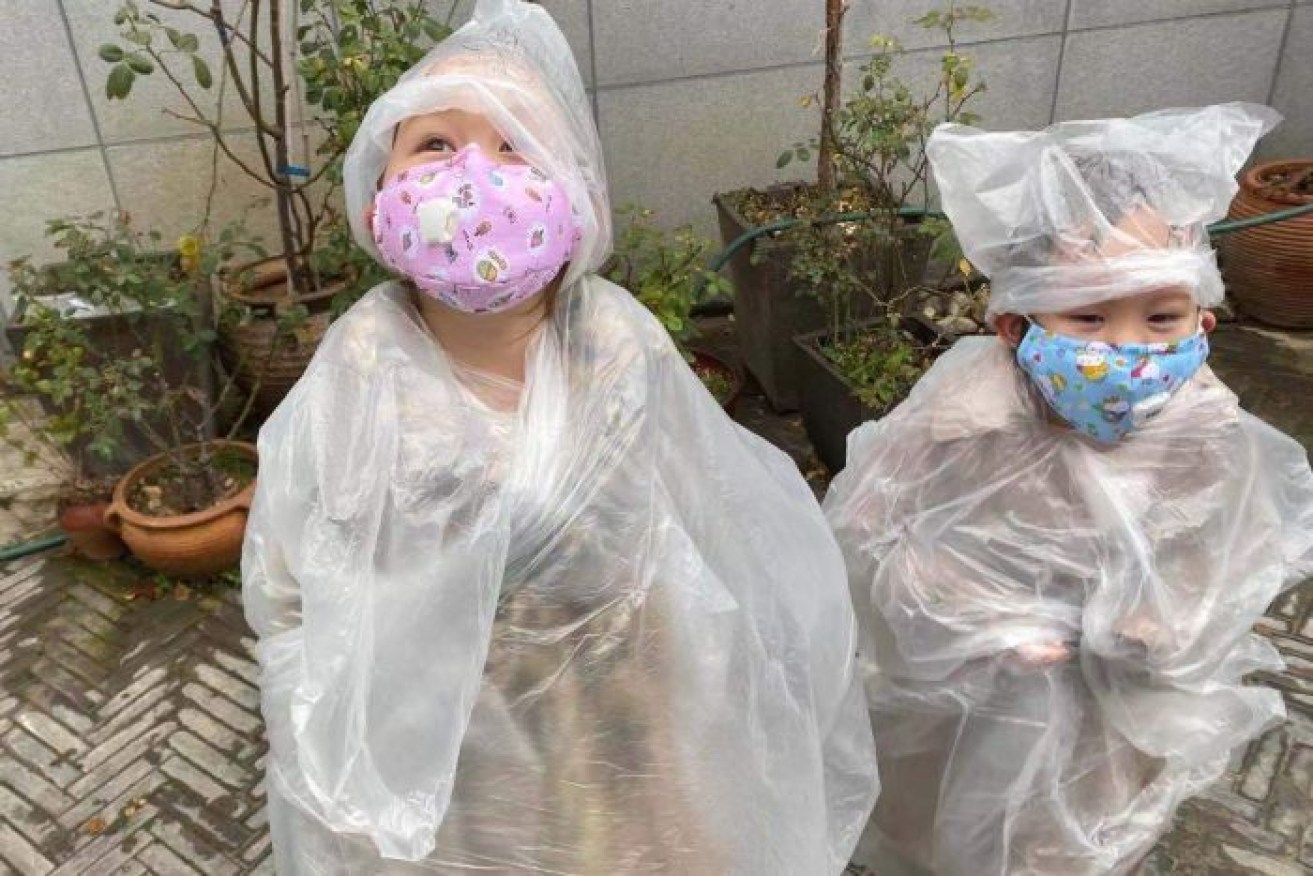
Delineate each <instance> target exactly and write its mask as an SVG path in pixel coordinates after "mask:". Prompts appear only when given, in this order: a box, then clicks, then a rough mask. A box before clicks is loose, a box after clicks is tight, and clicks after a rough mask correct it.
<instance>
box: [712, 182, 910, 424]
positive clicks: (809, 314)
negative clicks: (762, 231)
mask: <svg viewBox="0 0 1313 876" xmlns="http://www.w3.org/2000/svg"><path fill="white" fill-rule="evenodd" d="M800 186H801V184H799V183H794V184H791V185H784V186H776V187H774V188H773V189H768V191H777V190H787V189H792V188H799V187H800ZM739 194H740V192H726V193H722V194H718V195H716V196H715V198H714V199H713V200H714V203H715V205H716V214H717V217H718V219H719V221H720V234H721V239H722V240H723V242H724V243H725V245H726V246H728V245H729V244H731V243H733V242H734V241H735V240H737V239H738V238H739V237H740V236H742V234H743V233H744V232H745V231H748V230H750V229H751V228H752V227H753V226H752V225H750V224H749V223H748V221H747V220H746V219H745V218H744V217H743V216H742V215H741V214H740V213H739V212H738V210H737V209H736V208H735V207H734V204H735V202H736V201H737V197H738V195H739ZM792 251H793V247H792V246H791V245H790V244H789V243H788V242H787V241H784V240H780V239H776V238H774V237H773V236H771V235H766V236H763V237H759V238H757V239H756V240H754V241H753V242H752V243H751V244H749V245H747V246H744V247H742V248H740V249H739V250H738V251H737V252H735V253H734V255H733V256H732V257H731V259H730V262H729V270H730V279H731V280H732V281H733V283H734V322H735V326H736V331H737V334H738V338H739V348H740V351H741V355H742V358H743V364H744V366H745V367H746V368H747V370H748V371H750V372H751V373H752V376H753V377H755V378H756V379H757V382H758V383H760V384H761V388H762V391H763V392H764V393H765V395H766V399H767V401H769V402H770V405H771V407H772V408H774V409H775V410H776V411H778V412H781V413H783V412H788V411H795V410H798V408H799V404H800V398H799V391H798V377H797V374H796V367H797V356H796V354H795V352H794V344H793V338H794V336H795V335H799V334H804V333H807V332H812V331H817V330H819V329H821V328H823V327H824V326H825V325H826V324H827V323H828V321H829V320H828V316H827V314H826V312H825V310H824V309H823V308H822V307H821V306H820V305H819V304H818V303H817V302H816V300H815V299H813V298H810V297H808V296H806V295H804V294H801V293H799V292H797V291H796V290H795V289H794V288H793V286H792V285H791V284H790V282H789V261H790V259H791V257H792ZM929 254H930V241H929V240H928V239H926V238H923V237H917V238H914V239H913V240H912V241H911V242H910V245H908V244H904V246H902V247H901V254H896V253H895V251H894V249H893V248H886V249H885V251H884V252H873V253H871V254H870V255H869V256H868V257H866V258H865V259H864V260H863V262H862V263H861V264H860V265H858V266H857V267H856V268H855V269H860V270H869V269H870V268H872V267H874V266H875V260H876V259H877V258H883V259H884V260H885V264H884V265H883V269H882V272H881V276H884V277H891V276H893V273H894V272H893V271H892V270H891V266H892V265H893V264H894V263H895V259H896V258H899V257H901V263H902V264H903V265H904V266H906V274H907V276H908V277H911V278H912V279H913V281H916V280H920V278H921V275H922V274H923V273H924V272H925V266H926V262H927V260H928V259H929ZM873 310H874V307H873V305H871V306H865V307H864V306H862V305H858V306H857V307H856V308H855V315H856V316H857V317H858V318H862V317H866V316H869V315H870V314H871V313H872V312H873Z"/></svg>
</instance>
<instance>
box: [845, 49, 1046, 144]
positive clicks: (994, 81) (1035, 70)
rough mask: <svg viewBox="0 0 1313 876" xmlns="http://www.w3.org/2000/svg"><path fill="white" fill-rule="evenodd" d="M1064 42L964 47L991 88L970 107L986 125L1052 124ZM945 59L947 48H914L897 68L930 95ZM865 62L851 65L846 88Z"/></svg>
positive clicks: (853, 82)
mask: <svg viewBox="0 0 1313 876" xmlns="http://www.w3.org/2000/svg"><path fill="white" fill-rule="evenodd" d="M1061 44H1062V37H1061V36H1060V35H1058V34H1054V35H1052V36H1042V37H1027V38H1023V39H1014V40H1001V41H999V42H990V43H982V44H980V45H972V46H965V47H963V48H962V54H964V55H966V56H968V57H970V58H972V59H973V60H974V61H975V65H976V74H977V77H978V79H979V80H981V81H983V82H984V83H985V85H986V89H985V91H984V92H983V93H982V94H980V95H977V96H976V97H975V98H973V99H972V102H971V104H970V105H969V108H970V109H971V110H972V111H973V112H976V113H979V114H980V116H981V121H980V126H981V127H984V128H989V129H992V130H1010V129H1018V128H1023V129H1024V128H1042V127H1044V126H1045V125H1047V124H1048V122H1049V112H1050V110H1051V108H1052V106H1053V89H1054V87H1055V86H1056V84H1057V73H1058V54H1059V49H1060V48H1061ZM942 57H943V50H942V49H922V50H921V51H916V52H909V53H908V54H907V55H906V56H905V57H904V58H903V59H902V60H900V61H899V62H898V63H897V64H896V66H895V67H894V71H895V72H896V73H897V74H898V75H899V76H900V77H901V78H902V79H904V80H905V81H906V82H908V83H910V84H912V85H913V87H914V88H916V89H920V90H921V91H922V93H927V94H928V93H929V89H932V88H933V87H934V85H935V82H936V80H937V78H938V77H939V73H940V60H941V58H942ZM860 66H861V62H860V61H850V62H848V64H847V65H845V77H846V78H845V85H846V86H854V87H855V85H856V83H857V81H858V77H859V76H860Z"/></svg>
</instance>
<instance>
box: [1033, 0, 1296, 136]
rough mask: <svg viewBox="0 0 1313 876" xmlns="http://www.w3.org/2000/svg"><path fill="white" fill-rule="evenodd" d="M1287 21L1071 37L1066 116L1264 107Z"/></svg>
mask: <svg viewBox="0 0 1313 876" xmlns="http://www.w3.org/2000/svg"><path fill="white" fill-rule="evenodd" d="M1285 23H1286V10H1284V9H1277V10H1269V11H1261V12H1249V13H1242V14H1238V15H1220V16H1210V17H1206V18H1193V19H1185V20H1181V21H1172V22H1160V23H1157V24H1145V25H1137V26H1134V27H1128V28H1125V29H1118V30H1098V31H1089V32H1083V33H1074V34H1071V36H1070V37H1069V38H1068V41H1067V51H1066V56H1065V60H1064V67H1063V71H1062V84H1061V92H1060V94H1059V95H1058V107H1057V115H1058V118H1059V119H1075V118H1100V117H1103V116H1110V115H1132V114H1135V113H1138V112H1143V111H1147V110H1152V109H1161V108H1163V107H1171V106H1194V105H1202V104H1210V103H1219V102H1222V101H1228V100H1251V101H1256V102H1258V103H1262V102H1264V101H1266V100H1267V95H1268V89H1269V87H1270V85H1271V82H1272V73H1273V70H1274V68H1275V66H1276V57H1277V49H1278V47H1279V46H1280V44H1281V34H1282V31H1283V30H1284V28H1285Z"/></svg>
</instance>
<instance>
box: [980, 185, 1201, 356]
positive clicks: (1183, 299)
mask: <svg viewBox="0 0 1313 876" xmlns="http://www.w3.org/2000/svg"><path fill="white" fill-rule="evenodd" d="M1115 228H1116V229H1117V231H1119V232H1121V234H1120V235H1113V236H1112V237H1111V239H1110V240H1109V241H1108V242H1106V243H1104V244H1102V245H1100V246H1098V247H1097V253H1098V256H1099V257H1102V258H1114V257H1116V256H1119V255H1125V254H1127V253H1130V252H1134V251H1137V250H1144V249H1165V248H1166V247H1167V246H1168V244H1169V243H1170V240H1171V233H1172V230H1171V228H1170V227H1169V226H1168V225H1167V223H1166V222H1164V221H1163V220H1162V218H1161V217H1160V216H1158V214H1157V213H1155V212H1153V211H1152V210H1150V209H1148V208H1141V209H1138V210H1134V211H1131V212H1129V213H1127V214H1126V215H1125V216H1123V217H1122V219H1121V220H1120V221H1119V222H1118V223H1117V224H1116V226H1115ZM1060 260H1061V258H1060ZM1075 260H1076V259H1073V261H1075ZM1030 318H1031V319H1032V320H1033V321H1034V322H1037V323H1039V324H1040V325H1041V326H1043V327H1044V328H1045V329H1048V330H1049V331H1051V332H1054V333H1056V334H1059V335H1065V336H1067V337H1072V338H1081V339H1083V340H1090V341H1102V342H1103V343H1106V344H1157V343H1168V342H1171V341H1180V340H1184V339H1185V338H1188V337H1190V335H1193V334H1194V333H1195V332H1197V331H1199V329H1200V328H1203V330H1204V331H1206V332H1211V331H1212V330H1213V328H1214V327H1215V326H1216V325H1217V319H1216V318H1215V317H1214V316H1213V314H1212V313H1211V312H1209V311H1206V310H1205V311H1201V310H1200V308H1199V306H1198V305H1197V304H1196V303H1195V300H1194V298H1193V296H1191V294H1190V292H1189V290H1187V289H1186V288H1185V287H1182V286H1165V287H1163V288H1160V289H1151V290H1148V291H1146V292H1141V293H1140V294H1138V295H1129V296H1126V297H1125V298H1115V299H1112V300H1110V301H1103V302H1100V303H1098V304H1090V305H1086V306H1084V307H1077V308H1074V309H1072V310H1066V311H1062V312H1061V313H1040V314H1033V315H1031V317H1030ZM995 325H996V327H997V329H998V333H999V336H1000V337H1001V338H1002V339H1003V340H1004V341H1005V342H1006V343H1008V344H1010V345H1011V346H1013V347H1016V346H1017V345H1018V344H1020V343H1021V338H1022V336H1024V335H1025V319H1024V317H1022V316H1019V315H1017V314H1012V313H1007V314H1001V315H999V317H998V318H997V320H996V322H995Z"/></svg>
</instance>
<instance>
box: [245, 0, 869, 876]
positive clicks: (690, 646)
mask: <svg viewBox="0 0 1313 876" xmlns="http://www.w3.org/2000/svg"><path fill="white" fill-rule="evenodd" d="M345 174H346V189H347V200H348V207H349V209H350V214H351V217H352V221H353V230H354V232H355V236H356V239H357V241H358V242H359V243H360V244H361V245H362V246H363V247H365V248H366V249H367V250H368V251H370V252H371V253H372V254H374V255H375V256H376V257H377V258H379V259H380V261H381V262H383V263H384V264H385V265H387V266H388V267H389V268H390V269H391V270H392V271H394V272H395V273H396V274H397V279H396V280H395V281H392V282H389V283H385V284H383V285H382V286H380V287H378V288H376V289H374V290H371V291H370V292H369V293H368V294H367V295H365V297H364V298H363V299H362V300H361V301H360V302H359V303H358V304H357V305H356V306H355V307H353V308H352V309H351V311H350V312H348V313H347V314H346V315H344V316H343V317H342V318H341V319H340V320H338V321H337V322H336V323H335V324H334V326H333V328H332V329H331V330H330V332H329V334H328V336H327V337H326V338H325V340H324V342H323V344H322V346H321V348H320V349H319V351H318V353H317V354H316V357H315V360H314V361H313V362H312V363H311V365H310V367H309V369H308V370H307V372H306V375H305V377H304V378H303V379H302V380H301V382H300V383H299V384H298V385H297V386H296V388H295V389H294V390H293V392H292V393H291V394H290V395H289V396H288V398H287V400H286V401H285V402H284V404H283V405H282V406H281V407H280V408H279V409H278V410H277V412H276V413H275V414H274V416H273V417H272V418H271V419H270V421H269V422H268V423H267V424H266V425H265V427H264V429H263V431H262V432H261V435H260V453H261V473H260V483H259V487H258V490H257V495H256V500H255V504H254V507H253V508H252V513H251V519H250V523H249V527H248V533H247V543H246V549H245V554H244V557H243V595H244V599H245V602H246V611H247V616H248V618H249V620H250V622H251V624H252V626H253V627H254V629H255V630H256V632H257V633H258V634H259V636H260V643H259V655H260V661H261V667H262V680H261V687H262V696H263V703H262V705H263V711H264V715H265V718H266V722H267V725H268V730H269V739H270V755H269V759H268V793H269V819H270V826H271V829H272V834H273V845H274V852H275V855H276V858H277V862H278V870H279V872H280V873H286V874H295V873H316V874H339V873H341V874H346V873H370V874H376V873H383V874H391V873H421V872H431V873H472V872H480V873H572V874H598V876H601V874H606V876H611V874H637V873H654V872H663V873H679V874H708V876H710V874H716V876H720V874H727V873H739V874H764V873H781V874H784V873H787V874H838V873H840V872H841V871H842V870H843V869H844V866H845V865H846V863H847V861H848V858H849V855H850V853H851V852H852V850H853V848H854V846H855V845H856V842H857V839H858V837H859V836H860V834H861V831H862V828H863V826H864V825H865V822H866V820H867V816H868V814H869V812H870V809H871V806H872V805H873V801H874V798H875V795H876V792H877V789H878V783H877V780H876V774H875V762H874V760H875V759H874V750H873V747H872V741H871V731H870V725H869V722H868V720H867V717H866V709H865V701H864V699H863V694H862V689H861V684H860V681H859V679H858V678H857V675H856V672H855V663H854V659H853V653H854V651H855V645H856V635H857V626H856V621H855V618H854V615H853V611H852V605H851V602H850V599H849V596H848V593H847V588H846V583H845V575H844V570H843V562H842V557H841V555H840V553H839V550H838V547H837V545H835V543H834V540H833V537H832V536H831V535H830V533H829V530H828V528H827V527H826V525H825V521H824V518H823V516H822V515H821V513H820V510H819V508H817V507H816V504H815V501H814V499H813V498H812V496H811V494H810V491H809V490H808V488H807V486H806V484H805V483H804V481H803V479H802V477H801V476H800V475H799V473H798V471H797V469H796V468H795V467H794V466H793V464H792V463H791V462H790V460H789V459H788V458H787V457H786V456H784V455H783V454H782V453H781V452H779V451H778V450H776V449H775V448H773V447H771V446H769V445H768V444H766V443H765V442H763V441H761V440H760V439H758V438H756V437H755V436H753V435H751V434H749V433H747V432H745V431H744V430H742V429H741V428H739V427H738V426H737V425H735V424H734V423H733V422H732V421H731V420H730V419H729V418H728V417H727V416H726V415H725V414H724V412H723V411H722V410H721V409H720V407H719V406H718V405H717V404H716V402H715V400H714V399H712V398H711V396H710V395H709V394H708V393H707V392H706V390H705V389H704V388H703V386H702V385H701V383H700V381H699V380H698V378H697V377H696V376H695V375H694V374H693V373H692V372H691V371H690V369H689V368H688V366H687V364H686V363H685V362H684V360H683V358H682V356H681V355H680V354H679V352H678V351H677V350H676V348H675V347H674V345H673V343H672V342H671V340H670V338H669V337H668V335H667V334H666V333H665V331H664V330H663V329H662V328H661V326H660V324H659V323H658V322H657V321H656V320H655V318H653V317H652V316H651V315H650V314H649V313H648V312H647V311H646V310H645V309H644V308H643V307H642V306H641V305H640V304H639V303H638V302H637V301H635V300H634V298H633V296H632V295H630V294H629V293H628V292H626V291H625V290H623V289H620V288H618V287H616V286H615V285H613V284H611V283H609V282H607V281H605V280H603V279H601V278H599V277H598V276H597V275H596V273H595V271H596V270H597V268H598V267H599V265H601V263H602V262H603V261H604V260H605V258H606V256H607V254H608V251H609V248H610V218H609V216H610V213H609V210H610V208H609V204H608V200H607V193H606V181H605V174H604V172H603V168H602V158H601V148H600V144H599V143H598V138H597V131H596V128H595V127H594V124H593V119H592V115H591V111H590V107H589V101H588V100H587V98H586V96H585V94H584V90H583V85H582V82H581V81H580V78H579V74H578V71H577V69H576V68H575V65H574V62H573V59H572V58H571V56H570V53H569V49H568V48H567V46H566V44H565V40H564V38H563V36H562V35H561V33H560V31H559V30H558V29H557V28H556V26H555V25H554V24H553V23H552V21H551V19H550V18H549V17H548V15H547V13H546V12H545V11H544V10H543V9H542V8H541V7H538V6H536V5H533V4H529V3H524V2H520V0H481V2H479V3H478V5H477V7H476V9H475V12H474V18H473V20H472V22H471V23H470V24H469V25H467V26H466V27H465V28H463V29H461V30H460V31H458V32H457V33H456V34H455V35H454V36H452V37H450V38H449V39H448V40H446V41H445V42H443V43H442V45H440V46H439V47H438V48H437V49H435V50H434V52H433V53H431V55H430V57H428V58H426V59H424V60H423V61H422V62H421V63H420V64H419V65H418V66H417V67H416V68H415V69H414V70H412V71H411V72H410V73H407V74H406V75H405V76H403V77H402V79H401V80H400V81H399V82H398V83H397V85H396V86H395V87H394V88H393V89H392V90H391V91H389V92H388V93H387V94H385V95H384V96H383V97H382V98H380V99H379V100H378V101H377V102H376V103H375V104H374V106H373V107H372V108H371V109H370V111H369V113H368V115H367V116H366V118H365V120H364V122H363V123H362V125H361V128H360V132H359V134H358V135H357V137H356V139H355V141H354V142H353V143H352V146H351V149H350V151H349V153H348V156H347V162H346V168H345Z"/></svg>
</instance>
